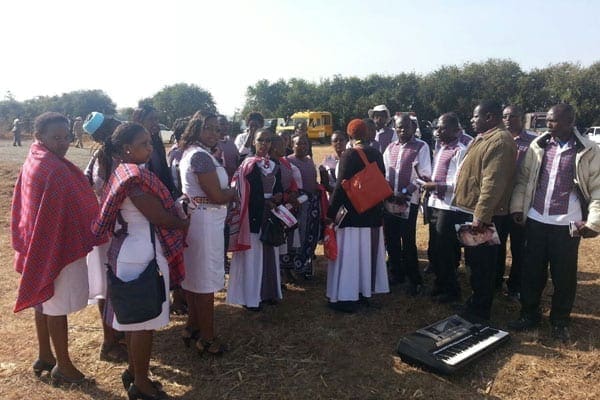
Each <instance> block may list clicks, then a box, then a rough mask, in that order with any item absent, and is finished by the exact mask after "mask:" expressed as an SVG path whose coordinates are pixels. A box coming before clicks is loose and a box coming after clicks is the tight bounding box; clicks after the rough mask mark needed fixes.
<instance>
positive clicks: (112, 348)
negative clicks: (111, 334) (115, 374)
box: [100, 342, 128, 363]
mask: <svg viewBox="0 0 600 400" xmlns="http://www.w3.org/2000/svg"><path fill="white" fill-rule="evenodd" d="M126 349H127V347H126V346H124V345H122V344H121V343H118V342H117V343H111V344H107V343H103V344H102V347H101V348H100V359H101V360H102V361H108V362H113V363H124V362H126V361H127V359H128V357H127V350H126Z"/></svg>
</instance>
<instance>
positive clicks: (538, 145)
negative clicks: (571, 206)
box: [510, 131, 600, 232]
mask: <svg viewBox="0 0 600 400" xmlns="http://www.w3.org/2000/svg"><path fill="white" fill-rule="evenodd" d="M574 134H575V142H576V144H575V145H576V146H577V155H576V156H575V177H576V179H577V182H578V183H579V187H580V188H581V192H582V194H583V197H584V199H585V201H586V202H587V203H588V213H589V214H588V218H587V223H586V226H587V227H589V228H590V229H592V230H594V231H596V232H600V147H598V145H597V144H596V143H594V142H592V141H591V140H589V139H588V138H586V137H583V136H582V135H581V134H580V133H579V132H577V131H575V132H574ZM549 139H550V133H545V134H543V135H541V136H540V137H538V138H537V139H535V140H534V141H533V142H531V145H530V146H529V149H528V150H527V153H526V154H525V159H524V160H523V163H522V164H521V168H519V171H518V174H517V182H516V185H515V189H514V190H513V193H512V199H511V201H510V212H511V213H523V217H524V218H527V213H528V212H529V209H530V208H531V204H532V203H533V198H534V194H535V188H536V187H537V182H538V178H539V176H540V168H541V165H542V159H543V158H544V144H545V143H547V141H548V140H549Z"/></svg>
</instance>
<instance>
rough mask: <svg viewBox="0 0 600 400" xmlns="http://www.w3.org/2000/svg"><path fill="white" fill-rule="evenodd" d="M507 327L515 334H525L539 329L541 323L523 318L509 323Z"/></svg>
mask: <svg viewBox="0 0 600 400" xmlns="http://www.w3.org/2000/svg"><path fill="white" fill-rule="evenodd" d="M507 326H508V329H511V330H513V331H515V332H524V331H528V330H530V329H535V328H537V327H539V326H540V321H539V320H535V319H532V318H528V317H521V318H519V319H518V320H516V321H511V322H509V323H508V324H507Z"/></svg>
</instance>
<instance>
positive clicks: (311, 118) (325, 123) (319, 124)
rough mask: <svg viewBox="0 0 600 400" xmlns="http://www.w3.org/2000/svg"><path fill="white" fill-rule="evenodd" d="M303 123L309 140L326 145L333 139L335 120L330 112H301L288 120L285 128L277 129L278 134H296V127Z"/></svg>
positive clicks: (279, 127)
mask: <svg viewBox="0 0 600 400" xmlns="http://www.w3.org/2000/svg"><path fill="white" fill-rule="evenodd" d="M302 122H303V123H305V124H306V128H307V133H308V138H309V139H312V140H318V141H319V142H321V143H325V142H327V139H328V138H329V137H331V133H332V132H333V118H332V117H331V113H330V112H328V111H300V112H297V113H294V114H293V115H292V116H291V117H290V119H288V121H287V123H286V124H285V126H278V127H277V132H280V131H291V132H294V128H295V127H296V125H297V124H298V123H302Z"/></svg>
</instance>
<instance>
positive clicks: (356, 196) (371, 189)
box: [342, 147, 392, 214]
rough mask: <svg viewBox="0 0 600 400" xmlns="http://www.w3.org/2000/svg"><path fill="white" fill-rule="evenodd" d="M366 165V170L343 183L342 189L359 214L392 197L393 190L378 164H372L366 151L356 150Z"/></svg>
mask: <svg viewBox="0 0 600 400" xmlns="http://www.w3.org/2000/svg"><path fill="white" fill-rule="evenodd" d="M354 150H356V151H357V153H358V155H359V156H360V158H361V159H362V161H363V163H365V168H364V169H362V170H361V171H359V172H357V173H356V174H355V175H354V176H353V177H352V178H350V179H344V180H343V181H342V188H343V189H344V191H345V192H346V195H347V196H348V199H350V202H351V203H352V205H353V206H354V208H355V209H356V211H357V212H358V213H359V214H362V213H364V212H365V211H367V210H369V209H371V208H373V207H375V206H376V205H377V204H379V203H381V202H382V201H383V200H385V199H387V198H388V197H390V196H391V195H392V188H390V185H389V183H388V181H387V180H386V179H385V176H383V174H382V173H381V170H380V169H379V166H378V165H377V163H376V162H372V163H370V162H369V160H367V156H366V155H365V153H364V151H362V149H359V148H356V147H355V148H354Z"/></svg>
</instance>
